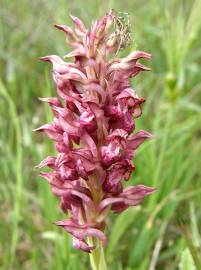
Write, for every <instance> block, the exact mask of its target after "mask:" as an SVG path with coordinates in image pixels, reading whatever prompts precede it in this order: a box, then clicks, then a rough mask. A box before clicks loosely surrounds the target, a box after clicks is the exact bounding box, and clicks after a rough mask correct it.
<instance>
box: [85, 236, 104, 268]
mask: <svg viewBox="0 0 201 270" xmlns="http://www.w3.org/2000/svg"><path fill="white" fill-rule="evenodd" d="M90 242H91V243H92V244H93V245H95V246H96V248H95V249H94V250H93V251H92V252H91V253H90V255H89V257H90V262H91V267H92V270H107V266H106V262H105V256H104V249H103V246H102V243H101V241H100V240H99V239H97V238H92V239H91V241H90Z"/></svg>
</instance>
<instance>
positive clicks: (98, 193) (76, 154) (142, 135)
mask: <svg viewBox="0 0 201 270" xmlns="http://www.w3.org/2000/svg"><path fill="white" fill-rule="evenodd" d="M114 19H115V14H114V13H113V12H112V11H111V12H109V13H108V14H106V15H105V16H104V17H103V18H101V19H100V20H98V21H96V22H94V23H93V24H92V26H91V29H90V30H87V29H86V28H85V26H84V24H83V23H82V22H81V21H80V20H79V19H78V18H76V17H73V16H72V20H73V23H74V30H72V29H71V28H69V27H68V26H66V25H55V27H56V28H58V29H60V30H62V31H63V32H64V33H65V35H66V38H67V43H68V45H69V46H70V47H72V48H73V51H72V52H71V53H69V54H68V55H66V57H73V58H74V59H75V61H74V63H70V62H65V61H63V60H62V59H61V58H60V57H58V56H56V55H50V56H46V57H41V60H43V61H49V62H51V63H52V65H53V71H52V74H53V79H54V81H55V84H56V90H57V95H58V96H59V98H60V99H59V98H56V97H49V98H41V100H42V101H45V102H48V103H49V105H50V107H51V109H52V112H53V114H54V119H53V122H52V123H51V124H45V125H43V126H41V127H40V128H37V129H36V130H37V131H43V132H44V133H45V134H46V135H47V136H48V137H49V138H50V139H52V140H53V141H55V146H56V149H57V151H58V155H57V156H56V157H54V156H48V157H47V158H46V159H44V160H43V161H42V162H41V163H40V164H39V165H38V167H39V168H43V167H45V166H48V167H50V168H51V169H52V171H51V172H41V176H42V177H44V178H45V179H46V180H47V181H48V182H49V184H50V185H51V188H52V192H53V193H54V194H55V195H57V196H58V197H59V198H60V202H61V208H62V210H63V211H64V212H69V213H71V217H70V218H69V219H67V220H64V221H58V222H56V224H57V225H58V226H62V227H63V228H64V229H65V230H66V231H68V232H69V233H71V234H72V235H73V244H74V246H75V247H77V248H79V249H82V250H84V251H87V252H91V251H92V249H94V248H95V247H94V246H91V245H90V244H89V242H88V241H87V239H88V237H98V238H99V239H100V240H101V241H102V243H103V245H104V244H105V243H106V237H105V234H104V229H105V221H104V220H105V218H106V216H107V214H108V212H109V210H112V211H114V212H117V213H120V212H122V211H124V210H125V209H127V208H128V207H129V206H135V205H138V204H139V203H140V202H141V201H142V200H143V198H144V197H145V196H147V195H149V194H150V193H152V192H153V191H154V188H150V187H146V186H143V185H137V186H129V187H126V188H123V185H122V181H123V180H126V181H127V180H128V179H129V177H130V175H131V173H132V171H133V170H134V169H135V167H134V165H133V163H132V160H133V158H134V156H135V152H136V149H137V148H138V146H139V145H140V144H141V143H143V142H144V141H145V140H146V139H148V138H150V137H151V134H150V133H148V132H146V131H139V132H137V133H133V131H134V130H135V125H134V119H135V118H137V117H139V116H140V115H141V104H142V103H143V102H144V99H142V98H139V97H138V96H137V94H136V92H135V91H134V90H133V89H132V88H131V86H130V83H129V78H131V77H134V76H136V75H137V74H138V73H139V72H141V71H146V70H148V68H146V67H144V66H143V65H141V64H140V63H138V59H140V58H145V59H150V57H151V55H150V54H148V53H145V52H142V51H135V52H133V53H131V54H129V55H128V56H127V57H125V58H123V59H119V58H117V57H115V58H114V59H111V56H112V55H114V54H115V53H116V51H117V48H118V38H117V37H116V36H115V34H114V33H111V31H112V28H113V22H114Z"/></svg>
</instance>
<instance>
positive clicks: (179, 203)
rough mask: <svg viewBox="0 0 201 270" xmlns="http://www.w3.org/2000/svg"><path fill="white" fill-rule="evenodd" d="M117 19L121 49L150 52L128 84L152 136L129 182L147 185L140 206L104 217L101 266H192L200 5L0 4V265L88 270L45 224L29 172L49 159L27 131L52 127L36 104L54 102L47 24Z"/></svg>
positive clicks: (48, 201) (196, 224) (196, 237)
mask: <svg viewBox="0 0 201 270" xmlns="http://www.w3.org/2000/svg"><path fill="white" fill-rule="evenodd" d="M110 8H114V9H115V10H116V11H121V12H128V13H129V15H130V22H131V31H132V39H133V42H132V45H131V46H130V47H129V48H128V49H127V52H126V53H128V52H129V51H132V50H134V49H138V50H144V51H147V52H150V53H152V55H153V60H152V61H150V62H149V63H147V65H148V66H150V67H151V68H152V72H149V73H143V74H141V75H139V76H138V77H137V78H136V79H134V80H133V86H134V87H135V89H136V91H137V93H138V94H139V95H140V96H142V97H145V98H146V104H145V105H144V107H143V109H144V113H143V115H142V117H141V118H140V119H138V120H137V129H141V128H143V129H146V130H148V131H150V132H152V133H153V134H154V135H155V138H154V139H153V140H152V141H150V142H149V143H146V144H145V145H143V146H142V147H141V148H140V150H139V151H138V153H137V156H136V161H135V164H136V168H137V169H136V172H135V173H134V174H133V178H132V180H131V182H132V183H143V184H145V185H149V186H155V187H156V188H157V192H156V193H155V194H154V195H152V196H151V197H150V198H148V199H146V200H145V202H144V203H143V205H142V206H140V207H136V208H132V209H129V210H128V211H126V212H124V213H123V214H122V215H119V216H117V215H112V216H111V217H110V219H109V220H108V221H107V224H108V229H107V232H106V233H107V236H108V239H109V243H108V246H107V249H106V258H107V262H108V265H109V267H108V269H111V270H154V269H157V270H166V269H168V270H174V269H180V270H195V269H200V261H199V260H200V257H201V252H200V249H201V231H200V228H201V226H200V225H201V209H200V205H201V171H200V168H201V163H200V157H201V141H200V137H201V128H200V127H201V105H200V104H201V103H200V102H201V67H200V65H201V0H195V1H190V0H186V1H182V0H177V1H176V0H175V1H174V0H169V1H165V0H164V1H162V0H149V1H146V0H124V1H123V0H122V1H117V0H116V1H115V0H114V1H112V0H108V1H95V0H85V1H81V0H76V1H70V0H58V1H48V0H34V1H28V0H19V1H7V0H1V8H0V63H1V65H0V129H1V135H0V152H1V159H0V172H1V181H0V269H3V270H7V269H12V270H26V269H27V270H28V269H29V270H32V269H33V270H46V269H47V270H53V269H54V270H55V269H59V270H77V269H81V270H88V269H90V267H89V262H88V255H87V254H84V253H81V252H79V251H77V250H75V249H74V248H73V247H72V245H71V237H69V236H68V235H67V234H66V233H65V232H63V230H61V229H57V228H56V227H55V226H54V225H53V222H54V221H55V220H59V219H60V218H64V214H62V212H61V210H60V209H59V203H58V200H57V198H55V197H54V196H53V195H52V194H51V191H50V189H49V186H48V184H47V183H46V182H45V181H43V180H41V179H40V178H39V177H38V171H37V170H36V169H35V168H34V165H36V164H37V163H39V161H41V160H42V159H43V158H44V157H46V156H47V155H49V154H51V153H53V151H54V150H53V145H52V142H50V141H49V140H48V139H47V138H46V137H43V136H41V135H37V134H34V133H33V132H32V129H34V128H36V127H38V126H40V125H41V124H43V123H45V122H47V121H51V119H52V115H51V112H50V110H49V108H48V106H46V105H44V104H41V103H40V102H39V101H38V100H37V97H45V96H52V95H55V89H54V85H53V83H52V79H51V73H50V70H51V68H50V66H49V65H48V64H44V63H41V62H39V61H38V60H37V58H38V57H39V56H44V55H48V54H58V55H61V56H62V55H64V54H66V53H67V52H68V51H69V50H68V48H67V47H66V44H65V38H64V35H63V34H62V33H60V32H59V31H57V30H55V29H54V28H53V27H52V25H53V23H55V22H56V23H66V24H70V25H71V21H70V18H69V13H71V14H73V15H75V16H78V17H80V18H81V19H83V21H84V22H86V24H87V25H88V26H89V25H90V22H91V20H93V19H95V18H97V17H99V16H102V15H103V14H104V13H105V11H107V10H109V9H110Z"/></svg>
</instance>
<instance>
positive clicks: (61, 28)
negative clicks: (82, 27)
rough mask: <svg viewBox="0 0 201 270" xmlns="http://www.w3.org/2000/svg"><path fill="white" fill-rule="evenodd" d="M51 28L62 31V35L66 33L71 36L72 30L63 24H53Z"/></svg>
mask: <svg viewBox="0 0 201 270" xmlns="http://www.w3.org/2000/svg"><path fill="white" fill-rule="evenodd" d="M53 26H54V27H55V28H57V29H59V30H62V31H63V32H64V33H66V34H68V35H73V30H72V29H71V28H70V27H68V26H67V25H65V24H56V23H55V24H54V25H53Z"/></svg>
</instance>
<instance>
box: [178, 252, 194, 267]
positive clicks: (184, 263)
mask: <svg viewBox="0 0 201 270" xmlns="http://www.w3.org/2000/svg"><path fill="white" fill-rule="evenodd" d="M179 270H196V269H195V264H194V262H193V258H192V256H191V253H190V251H189V249H188V248H186V249H184V251H183V252H182V254H181V261H180V263H179Z"/></svg>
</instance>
